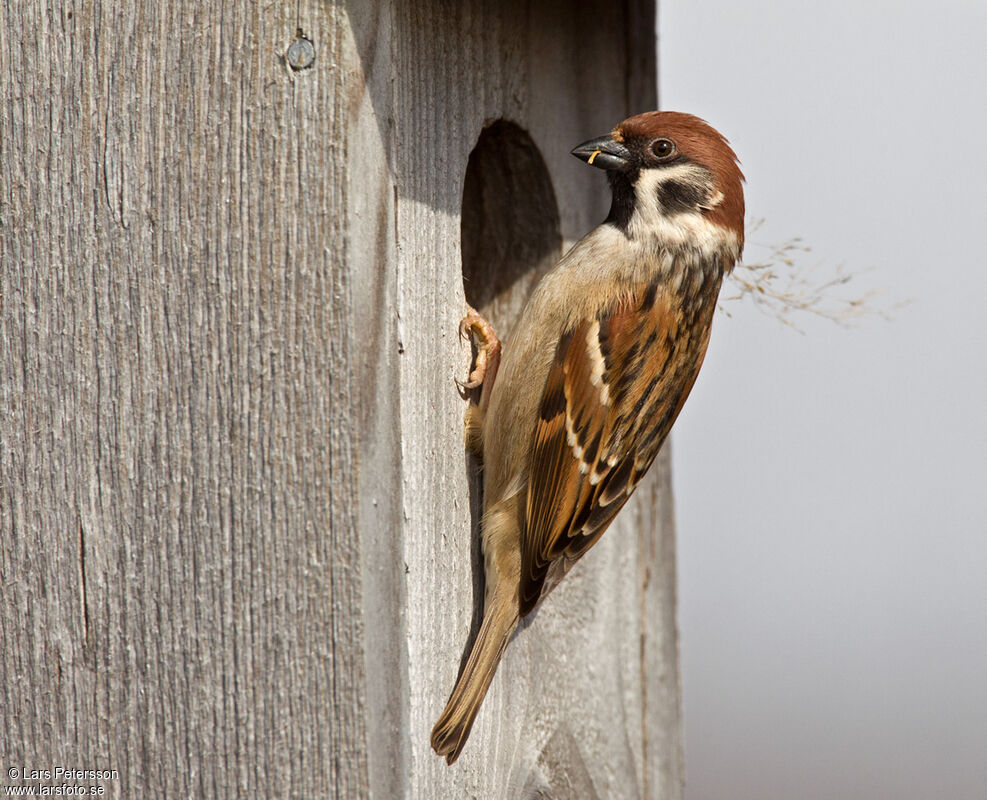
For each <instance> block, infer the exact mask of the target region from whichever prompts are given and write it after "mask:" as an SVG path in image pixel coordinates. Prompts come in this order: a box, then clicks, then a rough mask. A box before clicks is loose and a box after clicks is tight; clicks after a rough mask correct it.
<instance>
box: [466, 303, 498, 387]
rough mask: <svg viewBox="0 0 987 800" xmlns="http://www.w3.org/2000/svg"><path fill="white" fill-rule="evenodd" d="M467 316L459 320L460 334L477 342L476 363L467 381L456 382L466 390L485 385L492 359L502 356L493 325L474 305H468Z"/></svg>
mask: <svg viewBox="0 0 987 800" xmlns="http://www.w3.org/2000/svg"><path fill="white" fill-rule="evenodd" d="M467 308H468V309H469V311H467V313H466V316H465V317H463V318H462V319H461V320H460V321H459V336H460V337H461V338H463V339H473V341H474V343H475V344H476V363H475V364H474V366H473V370H472V372H470V374H469V375H468V376H467V378H466V380H465V381H461V380H459V379H458V378H457V379H456V383H457V384H458V385H459V386H460V387H461V388H462V389H464V390H467V391H468V390H470V389H477V388H479V387H480V386H482V385H483V380H484V378H485V377H486V374H487V369H488V368H489V366H490V362H491V359H493V358H497V359H499V357H500V339H498V338H497V334H496V333H495V332H494V329H493V326H492V325H491V324H490V323H489V322H487V321H486V320H485V319H484V318H483V317H482V316H481V315H480V313H479V312H478V311H477V310H476V309H475V308H473V307H472V306H467Z"/></svg>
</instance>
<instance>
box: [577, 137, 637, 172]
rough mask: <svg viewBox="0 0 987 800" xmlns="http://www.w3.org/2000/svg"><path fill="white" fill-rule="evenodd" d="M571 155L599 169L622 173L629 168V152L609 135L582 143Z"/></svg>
mask: <svg viewBox="0 0 987 800" xmlns="http://www.w3.org/2000/svg"><path fill="white" fill-rule="evenodd" d="M572 154H573V155H574V156H575V157H576V158H581V159H582V160H583V161H585V162H586V163H587V164H591V165H592V166H594V167H599V168H600V169H605V170H614V171H616V172H624V171H625V170H628V169H630V168H631V151H630V150H628V149H627V148H626V147H624V146H623V145H622V144H621V143H620V142H618V141H615V140H614V138H613V136H609V135H608V136H601V137H600V138H599V139H590V140H589V141H588V142H583V143H582V144H581V145H579V147H576V148H574V149H573V151H572Z"/></svg>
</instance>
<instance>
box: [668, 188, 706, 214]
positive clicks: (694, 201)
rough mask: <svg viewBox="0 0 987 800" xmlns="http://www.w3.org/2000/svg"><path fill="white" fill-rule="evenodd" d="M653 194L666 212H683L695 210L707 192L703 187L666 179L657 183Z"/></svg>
mask: <svg viewBox="0 0 987 800" xmlns="http://www.w3.org/2000/svg"><path fill="white" fill-rule="evenodd" d="M655 196H656V197H657V199H658V203H659V204H660V205H661V208H662V210H663V211H664V212H665V213H666V214H683V213H685V212H687V211H695V210H696V209H697V208H698V207H699V206H700V205H702V204H703V203H704V202H705V201H706V199H707V197H708V192H707V191H706V189H705V188H704V187H701V186H697V185H696V184H694V183H686V182H684V181H676V180H668V181H665V182H663V183H660V184H658V187H657V188H656V189H655Z"/></svg>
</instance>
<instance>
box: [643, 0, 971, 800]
mask: <svg viewBox="0 0 987 800" xmlns="http://www.w3.org/2000/svg"><path fill="white" fill-rule="evenodd" d="M659 32H660V36H661V42H660V50H659V52H660V59H661V62H660V70H659V74H660V84H661V102H662V107H664V108H668V109H677V110H683V111H691V112H693V113H696V114H699V115H700V116H703V117H705V118H706V119H708V120H709V121H710V122H712V123H713V124H714V125H715V126H716V127H718V128H720V129H721V130H722V131H723V132H724V133H725V134H726V135H727V136H728V137H729V138H730V139H731V141H732V142H733V144H734V146H735V148H736V150H737V152H738V153H739V155H740V157H741V160H742V161H743V167H744V170H745V172H746V174H747V177H748V185H747V200H748V213H749V216H750V217H763V218H765V219H766V224H765V226H764V227H763V228H762V229H761V230H760V231H758V232H756V233H755V234H753V236H752V239H753V241H751V242H750V243H749V246H748V249H747V260H748V261H756V260H758V259H759V258H763V257H764V256H765V250H764V249H763V247H758V246H757V242H762V243H779V242H782V241H784V240H786V239H788V238H790V237H792V236H801V237H803V238H804V239H805V241H806V243H807V244H809V245H811V246H812V252H811V253H809V254H806V255H805V256H803V257H802V258H801V260H800V266H801V268H808V267H810V266H812V265H813V264H816V263H822V264H823V265H824V266H828V267H830V268H831V267H834V266H836V265H837V264H840V263H845V264H846V265H847V267H848V268H849V269H850V270H851V271H860V270H866V269H867V268H873V269H871V270H870V271H867V272H864V274H862V275H861V276H860V278H859V280H857V281H855V284H854V285H856V286H857V287H858V289H857V292H858V293H860V292H862V291H864V290H866V289H870V288H880V289H884V290H886V292H887V295H888V297H887V299H886V301H885V302H886V303H893V302H894V301H896V300H902V299H910V300H911V301H912V302H911V304H910V305H909V306H908V307H907V308H905V309H903V310H901V311H898V312H897V313H896V314H895V317H894V319H893V321H891V322H885V321H883V320H881V319H878V318H874V319H871V320H867V321H865V322H864V324H863V325H862V327H859V328H857V329H854V330H849V331H847V330H843V329H840V328H838V327H836V326H834V325H832V324H831V323H828V322H824V321H815V320H813V319H802V320H800V325H801V327H802V328H803V329H804V331H805V335H799V333H797V332H793V331H791V330H789V329H787V328H785V327H783V326H782V325H780V324H779V323H778V322H777V321H775V320H773V319H770V318H768V317H765V316H763V315H762V314H761V313H760V312H759V311H757V310H756V309H754V308H752V307H750V306H749V305H746V304H742V303H738V302H734V303H729V304H728V305H727V308H728V310H729V311H730V313H731V315H732V316H731V317H729V318H728V317H726V316H725V315H722V314H721V315H720V318H719V319H718V320H717V324H716V327H715V329H714V334H713V341H712V344H711V347H710V352H709V356H708V358H707V361H706V366H705V368H704V371H703V375H702V376H701V378H700V380H699V382H698V384H697V386H696V389H695V391H694V392H693V395H692V398H691V399H690V401H689V403H688V404H687V405H686V408H685V411H684V412H683V414H682V417H681V419H680V421H679V422H678V424H677V427H676V431H675V437H674V451H673V453H674V467H675V469H674V474H675V481H676V486H675V489H676V503H677V506H676V508H677V515H678V529H679V542H680V544H679V554H680V576H681V584H680V592H681V611H680V624H681V632H682V661H683V668H684V691H685V714H686V769H687V775H688V781H687V790H686V795H687V797H688V798H689V800H726V799H727V798H729V799H730V800H745V798H758V800H762V799H764V798H800V800H812V799H813V798H827V800H828V799H829V798H841V799H842V800H852V799H853V798H861V799H863V798H866V799H867V800H873V799H874V798H885V797H886V798H899V799H902V800H907V799H908V798H932V797H937V798H938V797H942V798H950V799H951V800H958V799H960V798H970V800H974V799H976V800H982V798H984V797H985V796H987V589H985V567H987V535H985V534H987V511H985V502H984V501H985V497H987V457H985V446H987V423H985V421H984V414H985V409H984V405H985V403H984V401H985V398H987V363H985V362H987V356H985V352H987V335H985V333H984V310H983V309H984V303H985V299H984V298H985V290H987V263H985V259H984V257H983V255H982V237H983V232H984V230H985V228H987V218H985V217H987V214H985V212H987V190H985V179H987V111H985V98H987V89H985V87H987V4H985V3H983V2H972V1H969V2H962V1H961V0H952V1H950V2H943V3H938V4H935V5H929V4H918V3H909V4H899V3H892V2H873V1H871V2H863V3H861V2H846V0H838V1H837V2H829V3H825V4H821V3H778V2H774V0H754V1H753V2H745V3H734V2H730V0H710V1H709V2H693V1H690V0H667V2H665V3H663V4H661V12H660V21H659ZM850 288H851V290H852V289H853V285H851V287H850Z"/></svg>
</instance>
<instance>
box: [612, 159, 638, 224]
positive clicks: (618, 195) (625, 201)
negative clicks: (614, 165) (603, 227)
mask: <svg viewBox="0 0 987 800" xmlns="http://www.w3.org/2000/svg"><path fill="white" fill-rule="evenodd" d="M637 176H638V172H637V170H634V171H633V172H608V173H607V177H608V178H609V179H610V189H611V191H612V192H613V200H612V201H611V203H610V214H609V215H608V216H607V218H606V222H608V223H609V224H611V225H616V226H617V227H618V228H620V230H622V231H623V232H624V233H627V226H628V225H630V224H631V217H632V216H634V202H635V198H634V181H636V180H637Z"/></svg>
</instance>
